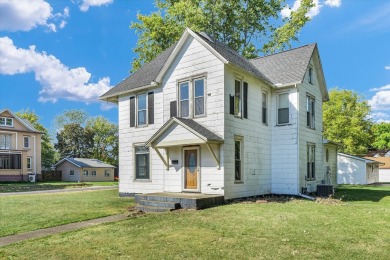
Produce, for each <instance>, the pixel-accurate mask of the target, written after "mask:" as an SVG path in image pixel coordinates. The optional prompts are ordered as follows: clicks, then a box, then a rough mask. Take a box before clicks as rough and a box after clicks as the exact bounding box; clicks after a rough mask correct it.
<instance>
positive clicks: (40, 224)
mask: <svg viewBox="0 0 390 260" xmlns="http://www.w3.org/2000/svg"><path fill="white" fill-rule="evenodd" d="M132 205H133V199H130V198H119V197H118V190H117V189H113V190H101V191H83V192H70V193H55V194H53V193H51V194H35V195H17V196H4V197H0V216H1V221H0V237H2V236H7V235H12V234H16V233H22V232H27V231H31V230H36V229H40V228H46V227H53V226H58V225H63V224H68V223H73V222H78V221H82V220H88V219H93V218H98V217H104V216H109V215H114V214H119V213H122V212H126V210H127V208H128V207H129V206H132ZM0 258H1V257H0Z"/></svg>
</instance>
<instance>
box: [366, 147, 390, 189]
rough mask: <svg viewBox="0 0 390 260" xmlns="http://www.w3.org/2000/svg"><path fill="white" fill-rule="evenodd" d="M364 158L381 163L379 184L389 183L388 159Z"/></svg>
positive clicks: (389, 159)
mask: <svg viewBox="0 0 390 260" xmlns="http://www.w3.org/2000/svg"><path fill="white" fill-rule="evenodd" d="M389 155H390V152H389ZM365 158H366V159H369V160H373V161H378V162H380V163H382V165H380V166H379V182H382V183H383V182H390V157H365Z"/></svg>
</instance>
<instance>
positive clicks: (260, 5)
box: [130, 0, 314, 72]
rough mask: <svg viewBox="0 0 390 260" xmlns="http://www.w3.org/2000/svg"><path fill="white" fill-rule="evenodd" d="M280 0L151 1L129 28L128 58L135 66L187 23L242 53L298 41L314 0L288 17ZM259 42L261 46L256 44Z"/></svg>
mask: <svg viewBox="0 0 390 260" xmlns="http://www.w3.org/2000/svg"><path fill="white" fill-rule="evenodd" d="M284 2H285V0H166V1H163V0H156V7H157V8H158V10H157V11H156V12H153V13H151V14H150V15H142V14H138V15H137V18H138V20H139V22H132V23H131V25H130V28H132V29H135V30H136V32H137V33H138V42H137V46H136V48H135V49H134V51H135V52H136V53H137V54H138V58H135V59H134V60H133V63H132V71H133V72H134V71H136V70H137V69H138V68H140V67H141V66H142V65H143V64H144V63H146V62H148V61H150V60H152V59H154V58H155V57H156V56H157V55H158V54H159V53H161V52H162V51H164V50H165V49H167V48H168V47H169V46H171V45H172V44H173V43H175V42H176V41H177V40H178V39H179V37H180V36H181V34H182V33H183V31H184V29H185V28H186V27H189V28H191V29H192V30H195V31H199V32H200V31H202V32H206V33H207V34H208V35H210V36H211V37H213V38H214V39H215V40H218V41H220V42H223V43H225V44H226V45H228V46H229V47H231V48H232V49H234V50H236V51H237V52H239V53H241V54H242V55H243V56H244V57H246V58H254V57H257V56H258V54H259V53H260V52H264V53H273V52H275V51H277V50H281V49H285V48H287V47H290V46H291V45H290V42H291V41H297V40H298V38H297V35H298V33H299V32H300V30H301V28H302V27H303V26H304V25H305V24H306V23H307V22H308V21H309V20H310V19H309V18H308V16H307V13H308V12H309V10H310V8H311V7H313V6H314V4H313V0H302V1H301V5H300V7H299V8H298V10H296V11H293V12H291V15H290V16H289V17H287V18H283V19H282V18H281V17H280V12H281V10H282V9H283V7H284ZM257 46H260V47H257Z"/></svg>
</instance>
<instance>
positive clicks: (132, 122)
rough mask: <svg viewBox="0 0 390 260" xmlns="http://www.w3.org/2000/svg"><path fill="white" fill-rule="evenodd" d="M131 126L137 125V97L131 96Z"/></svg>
mask: <svg viewBox="0 0 390 260" xmlns="http://www.w3.org/2000/svg"><path fill="white" fill-rule="evenodd" d="M130 127H135V97H130Z"/></svg>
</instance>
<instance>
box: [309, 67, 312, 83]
mask: <svg viewBox="0 0 390 260" xmlns="http://www.w3.org/2000/svg"><path fill="white" fill-rule="evenodd" d="M309 83H310V84H313V68H312V67H309Z"/></svg>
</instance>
